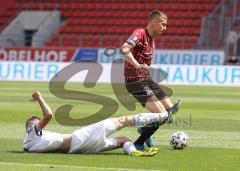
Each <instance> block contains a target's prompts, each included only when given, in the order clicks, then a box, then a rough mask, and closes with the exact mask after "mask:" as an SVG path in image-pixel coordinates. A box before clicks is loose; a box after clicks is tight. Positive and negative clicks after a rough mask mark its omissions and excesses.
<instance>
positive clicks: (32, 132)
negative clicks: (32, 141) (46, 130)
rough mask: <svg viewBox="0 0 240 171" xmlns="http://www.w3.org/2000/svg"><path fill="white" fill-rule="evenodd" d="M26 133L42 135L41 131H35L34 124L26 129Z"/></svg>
mask: <svg viewBox="0 0 240 171" xmlns="http://www.w3.org/2000/svg"><path fill="white" fill-rule="evenodd" d="M27 133H28V135H29V136H36V135H37V136H42V131H37V129H36V125H35V124H34V125H32V126H31V127H30V128H29V129H28V130H27Z"/></svg>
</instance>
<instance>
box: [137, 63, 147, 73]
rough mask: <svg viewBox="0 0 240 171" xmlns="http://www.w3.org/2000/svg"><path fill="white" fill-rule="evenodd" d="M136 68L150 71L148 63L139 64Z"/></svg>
mask: <svg viewBox="0 0 240 171" xmlns="http://www.w3.org/2000/svg"><path fill="white" fill-rule="evenodd" d="M136 68H137V69H140V70H142V71H143V72H146V71H149V69H150V68H149V66H148V65H147V64H139V65H138V66H137V67H136Z"/></svg>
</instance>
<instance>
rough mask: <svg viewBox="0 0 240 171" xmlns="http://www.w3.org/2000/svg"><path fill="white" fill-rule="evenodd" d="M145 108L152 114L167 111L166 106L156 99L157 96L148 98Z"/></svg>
mask: <svg viewBox="0 0 240 171" xmlns="http://www.w3.org/2000/svg"><path fill="white" fill-rule="evenodd" d="M164 104H165V103H164ZM145 108H146V109H147V110H148V111H150V112H152V113H159V112H165V111H166V109H165V107H164V105H163V104H162V103H161V102H160V101H159V100H158V99H157V98H156V96H151V97H149V98H148V100H147V102H146V104H145Z"/></svg>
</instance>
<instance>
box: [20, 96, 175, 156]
mask: <svg viewBox="0 0 240 171" xmlns="http://www.w3.org/2000/svg"><path fill="white" fill-rule="evenodd" d="M32 98H33V101H37V102H38V103H39V105H40V107H41V109H42V113H43V118H38V117H36V116H33V117H31V118H29V119H28V120H27V121H26V133H25V136H24V141H23V149H24V151H26V152H62V153H82V154H96V153H99V152H102V151H108V150H114V149H117V148H123V151H124V152H125V153H126V154H128V155H131V156H153V155H155V154H157V153H158V149H157V148H156V147H152V148H149V149H148V150H146V151H138V150H137V149H136V148H135V146H134V144H133V143H132V142H131V141H130V140H129V139H128V138H127V137H114V138H108V137H109V136H110V135H111V134H113V133H114V132H116V131H118V130H120V129H121V128H124V127H127V126H145V125H147V124H149V123H152V122H164V121H165V120H166V119H168V117H173V116H171V115H169V114H168V113H167V112H163V113H141V114H138V115H132V116H121V117H117V118H109V119H105V120H103V121H100V122H97V123H94V124H91V125H88V126H85V127H82V128H81V129H78V130H76V131H74V132H73V133H72V134H60V133H55V132H49V131H45V130H44V128H45V127H46V126H47V124H48V123H49V121H50V120H51V119H52V118H53V112H52V110H51V108H50V107H49V106H48V104H47V103H46V101H45V100H44V98H43V96H42V95H41V93H40V92H35V93H33V94H32Z"/></svg>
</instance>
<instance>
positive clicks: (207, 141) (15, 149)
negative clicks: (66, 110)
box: [0, 82, 240, 170]
mask: <svg viewBox="0 0 240 171" xmlns="http://www.w3.org/2000/svg"><path fill="white" fill-rule="evenodd" d="M66 87H67V88H68V89H73V90H78V91H85V92H89V93H96V94H101V95H104V96H107V97H111V98H113V99H116V98H115V96H114V94H113V91H112V89H111V85H109V84H99V85H97V86H96V87H95V88H85V87H83V85H81V84H68V85H67V86H66ZM171 88H172V89H173V90H174V94H173V96H172V97H171V99H172V100H173V101H176V100H177V99H181V100H182V106H181V109H180V111H179V113H178V114H177V117H176V121H175V123H173V124H172V125H165V126H163V127H161V129H159V130H158V132H157V133H156V134H154V138H155V141H156V143H157V146H158V147H159V148H160V152H159V154H158V155H156V156H154V157H150V158H144V157H141V158H137V157H130V156H126V155H123V153H122V150H120V149H119V150H115V151H111V152H105V153H101V154H98V155H80V154H54V153H44V154H29V153H24V152H22V138H23V134H24V122H25V120H26V119H27V118H28V117H30V116H31V115H32V114H36V115H38V116H41V112H40V109H39V106H38V105H37V104H35V103H33V102H30V101H29V99H30V98H31V93H32V92H33V91H34V90H40V91H41V92H42V93H43V95H44V96H45V98H46V100H47V102H48V103H49V105H50V106H51V107H52V108H53V110H56V109H57V108H58V107H59V106H60V105H63V104H67V103H68V104H73V105H74V108H73V111H72V113H71V116H72V117H73V118H80V117H84V116H88V115H91V113H94V112H97V111H98V110H99V109H101V106H100V105H97V104H94V103H88V102H84V101H78V100H66V99H59V98H57V97H55V96H53V95H52V94H51V93H50V92H49V90H48V84H47V83H30V82H0V102H1V103H0V114H1V115H0V129H1V131H0V170H237V169H238V168H240V164H239V155H240V143H239V142H240V133H239V132H240V124H239V123H240V113H239V111H240V110H239V109H240V105H239V104H240V93H239V92H240V88H232V87H231V88H230V87H229V88H226V87H225V88H224V87H190V86H185V87H184V86H172V87H171ZM144 111H145V110H144V109H143V108H142V107H141V106H140V105H137V108H136V110H135V111H128V110H127V109H126V108H124V107H123V106H122V105H121V104H120V105H119V109H118V111H117V112H116V113H115V114H114V116H120V115H127V114H135V113H139V112H144ZM77 128H79V127H76V126H75V127H69V126H63V125H60V124H58V123H57V122H56V121H52V122H51V124H50V125H49V126H48V127H47V129H48V130H51V131H58V132H59V130H60V132H62V133H66V132H72V131H73V130H75V129H77ZM177 130H183V131H185V132H186V133H187V134H188V135H189V137H190V138H191V141H190V144H189V147H187V148H186V149H184V150H172V149H171V148H170V146H169V136H170V134H171V133H173V132H174V131H177ZM117 135H124V136H127V137H130V138H131V139H132V140H135V139H136V138H137V136H138V134H137V132H136V128H126V129H123V130H121V131H119V132H117V133H115V134H114V135H113V136H117Z"/></svg>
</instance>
